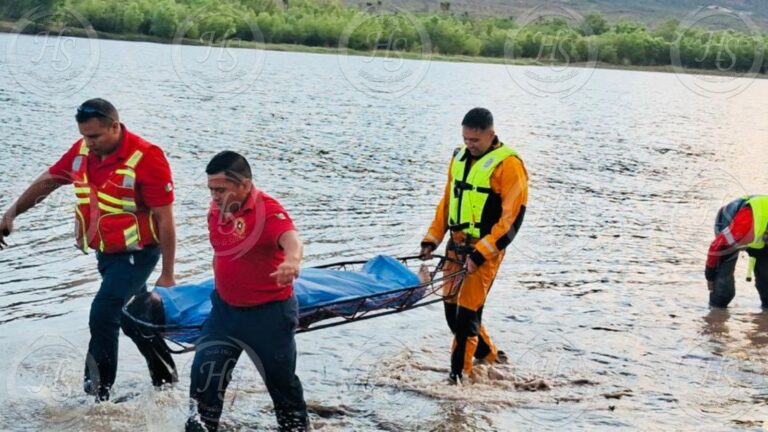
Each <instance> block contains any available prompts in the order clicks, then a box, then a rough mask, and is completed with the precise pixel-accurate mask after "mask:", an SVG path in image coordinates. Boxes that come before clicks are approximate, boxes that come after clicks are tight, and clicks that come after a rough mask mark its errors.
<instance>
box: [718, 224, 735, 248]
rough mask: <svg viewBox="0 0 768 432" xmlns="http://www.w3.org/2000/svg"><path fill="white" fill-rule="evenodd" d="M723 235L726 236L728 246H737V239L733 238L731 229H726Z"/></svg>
mask: <svg viewBox="0 0 768 432" xmlns="http://www.w3.org/2000/svg"><path fill="white" fill-rule="evenodd" d="M721 234H722V235H723V236H725V240H727V241H728V246H733V245H734V244H736V239H735V238H733V233H732V232H731V227H727V228H726V229H724V230H723V231H722V233H721Z"/></svg>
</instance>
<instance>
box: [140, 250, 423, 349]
mask: <svg viewBox="0 0 768 432" xmlns="http://www.w3.org/2000/svg"><path fill="white" fill-rule="evenodd" d="M420 284H421V281H420V280H419V277H418V276H417V275H416V274H415V273H414V272H412V271H411V270H410V269H408V267H406V266H405V265H404V264H403V263H401V262H400V261H398V260H397V259H395V258H392V257H389V256H383V255H379V256H377V257H375V258H373V259H371V260H370V261H368V262H366V263H365V265H363V268H362V270H360V271H343V270H334V269H320V268H305V269H302V270H301V273H300V275H299V278H298V279H297V280H296V281H294V284H293V289H294V293H295V294H296V298H297V300H298V302H299V318H300V319H303V320H304V321H307V320H310V321H311V319H312V316H313V314H317V315H319V314H320V312H321V311H322V310H323V309H324V310H326V311H328V310H330V311H332V312H333V313H335V314H338V315H352V314H354V313H355V312H356V311H358V310H374V309H380V308H382V307H400V306H403V305H405V304H413V303H415V302H416V301H418V300H419V299H420V298H421V297H423V296H424V292H425V290H426V288H422V289H419V290H415V291H413V292H409V293H406V294H403V293H402V292H400V293H397V292H395V293H392V294H390V295H387V293H388V292H391V291H396V290H400V289H402V288H409V287H416V286H418V285H420ZM213 290H214V283H213V280H212V279H209V280H206V281H202V282H200V283H196V284H187V285H178V286H175V287H173V288H170V289H169V288H162V287H156V288H155V292H156V293H157V294H158V295H159V296H160V298H161V299H162V301H163V310H164V312H165V325H167V326H176V325H180V326H198V325H202V324H203V322H205V320H206V319H207V318H208V315H209V314H210V312H211V301H210V295H211V292H212V291H213ZM371 295H376V296H377V297H375V298H372V299H366V300H365V302H361V301H359V300H358V299H360V298H361V297H366V296H371ZM339 302H341V303H339ZM331 303H334V305H331V306H328V305H329V304H331ZM337 303H338V304H337ZM361 303H362V307H361ZM326 316H327V315H325V316H318V319H322V318H323V317H326ZM168 336H169V337H170V338H171V339H173V340H176V341H177V342H187V343H191V342H194V340H195V339H197V336H198V334H197V332H196V331H185V332H178V333H176V332H171V334H169V335H168Z"/></svg>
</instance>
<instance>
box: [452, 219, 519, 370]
mask: <svg viewBox="0 0 768 432" xmlns="http://www.w3.org/2000/svg"><path fill="white" fill-rule="evenodd" d="M463 241H464V234H463V233H460V232H459V233H452V234H451V242H449V243H448V247H447V250H446V256H447V257H448V258H452V259H457V260H459V261H461V262H464V261H465V259H466V254H465V252H464V251H460V252H457V251H456V250H454V249H455V248H454V245H457V244H458V245H461V244H463ZM469 245H470V246H471V245H472V242H470V243H469ZM503 259H504V252H503V251H502V252H501V253H500V254H499V255H497V256H495V257H493V258H492V259H490V260H487V261H486V262H484V263H483V264H482V265H480V266H479V267H478V268H477V271H475V272H474V273H472V274H467V275H465V276H464V279H463V280H457V281H456V283H460V284H461V285H460V286H459V287H458V293H457V294H456V295H455V296H454V297H449V298H446V300H445V302H444V306H445V319H446V322H447V323H448V327H449V328H450V329H451V332H453V336H454V338H453V344H452V347H451V373H453V374H461V373H463V374H466V375H468V374H470V373H471V372H472V363H473V359H475V358H477V359H482V360H486V361H489V362H493V361H495V360H496V358H497V356H498V350H497V348H496V346H495V345H494V344H493V341H492V340H491V338H490V336H489V335H488V331H487V330H486V328H485V326H483V325H482V315H483V306H484V305H485V299H486V297H487V296H488V291H490V289H491V286H492V285H493V281H494V279H495V278H496V273H497V272H498V270H499V266H500V265H501V261H502V260H503ZM460 268H461V265H460V264H458V263H454V262H450V261H449V262H447V263H446V264H445V267H444V269H443V272H444V273H445V274H450V273H453V272H455V271H457V270H458V269H460ZM453 282H454V281H451V280H448V281H447V283H446V285H445V286H444V287H443V291H444V294H445V295H448V294H449V293H450V292H451V290H452V289H456V287H454V286H453ZM454 292H455V291H454Z"/></svg>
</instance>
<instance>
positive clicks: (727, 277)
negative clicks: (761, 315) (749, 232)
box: [709, 249, 768, 308]
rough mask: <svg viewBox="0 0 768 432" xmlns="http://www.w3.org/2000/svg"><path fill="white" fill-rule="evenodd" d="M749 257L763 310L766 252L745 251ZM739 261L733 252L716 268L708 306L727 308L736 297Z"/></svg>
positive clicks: (767, 302) (767, 301) (767, 298)
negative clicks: (753, 266)
mask: <svg viewBox="0 0 768 432" xmlns="http://www.w3.org/2000/svg"><path fill="white" fill-rule="evenodd" d="M747 253H748V254H749V256H751V257H754V258H755V259H756V261H755V276H754V277H755V288H757V292H758V293H759V294H760V301H761V302H762V305H763V307H764V308H768V250H766V249H757V250H756V249H747ZM738 259H739V253H738V252H733V253H731V254H730V255H727V256H725V257H723V259H722V260H721V261H720V265H718V266H717V276H716V277H715V288H714V290H712V292H710V293H709V304H710V306H714V307H721V308H724V307H727V306H728V303H730V302H731V300H733V297H734V296H735V295H736V278H735V276H734V272H735V270H736V262H737V261H738Z"/></svg>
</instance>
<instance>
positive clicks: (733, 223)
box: [705, 195, 768, 308]
mask: <svg viewBox="0 0 768 432" xmlns="http://www.w3.org/2000/svg"><path fill="white" fill-rule="evenodd" d="M767 225H768V196H761V195H756V196H747V197H743V198H739V199H736V200H734V201H732V202H731V203H729V204H728V205H726V206H724V207H723V208H721V209H720V210H719V211H718V213H717V218H716V220H715V239H714V240H713V241H712V244H711V245H710V246H709V252H708V253H707V264H706V269H705V277H706V279H707V286H708V288H709V292H710V293H709V304H710V306H713V307H721V308H724V307H727V306H728V303H730V302H731V300H733V297H734V296H735V295H736V281H735V278H734V276H733V274H734V271H735V269H736V262H737V260H738V258H739V251H741V250H746V251H747V254H749V256H750V260H751V261H752V264H754V272H755V287H756V288H757V292H758V293H759V294H760V300H761V302H762V306H763V308H768V250H766V248H765V238H766V226H767ZM750 273H751V270H750ZM750 277H751V275H750Z"/></svg>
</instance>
